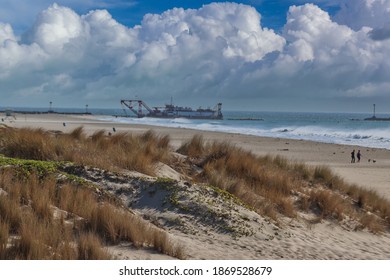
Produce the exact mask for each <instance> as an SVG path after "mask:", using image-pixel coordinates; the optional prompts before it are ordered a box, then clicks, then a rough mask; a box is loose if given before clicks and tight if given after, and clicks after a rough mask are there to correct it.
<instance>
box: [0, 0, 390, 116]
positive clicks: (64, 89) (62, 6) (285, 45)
mask: <svg viewBox="0 0 390 280" xmlns="http://www.w3.org/2000/svg"><path fill="white" fill-rule="evenodd" d="M0 6H1V9H0V97H1V103H0V107H5V106H8V107H10V106H11V107H12V106H17V105H18V104H21V101H22V100H28V101H29V105H31V106H37V107H39V106H42V104H47V103H48V100H52V101H53V102H54V103H56V104H63V106H64V107H83V106H84V104H90V107H91V108H92V107H110V108H115V107H117V106H118V103H119V100H120V99H122V98H129V97H132V96H135V95H137V96H142V98H143V99H145V100H147V101H151V102H149V103H151V104H156V103H157V104H159V103H160V102H166V100H169V99H170V97H171V96H173V97H174V99H175V100H176V101H177V103H179V104H183V103H191V104H194V106H197V105H204V104H205V103H206V104H214V103H216V102H222V103H223V104H224V108H227V109H233V108H234V109H239V110H240V109H247V110H268V111H279V110H283V111H357V112H359V111H360V112H367V111H370V110H371V104H373V103H376V104H380V106H378V107H377V109H378V112H379V111H383V112H390V43H389V42H390V0H354V1H350V0H313V1H305V0H295V1H293V0H286V1H276V0H270V1H265V0H248V1H240V2H223V1H217V2H216V1H195V0H190V1H151V0H147V1H125V0H98V1H93V0H85V1H77V0H58V1H57V2H56V3H54V2H53V1H50V0H35V1H27V0H13V1H9V0H0ZM174 8H177V9H174ZM80 104H83V105H80ZM183 105H186V104H183Z"/></svg>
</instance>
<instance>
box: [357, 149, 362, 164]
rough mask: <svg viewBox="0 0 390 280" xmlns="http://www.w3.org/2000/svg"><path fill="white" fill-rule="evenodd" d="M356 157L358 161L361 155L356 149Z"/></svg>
mask: <svg viewBox="0 0 390 280" xmlns="http://www.w3.org/2000/svg"><path fill="white" fill-rule="evenodd" d="M356 157H357V160H358V162H360V158H361V157H362V154H361V153H360V150H358V152H357V154H356Z"/></svg>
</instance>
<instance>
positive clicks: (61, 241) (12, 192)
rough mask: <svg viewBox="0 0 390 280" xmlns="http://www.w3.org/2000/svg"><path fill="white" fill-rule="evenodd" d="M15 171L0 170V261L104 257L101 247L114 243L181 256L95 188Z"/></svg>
mask: <svg viewBox="0 0 390 280" xmlns="http://www.w3.org/2000/svg"><path fill="white" fill-rule="evenodd" d="M15 172H16V171H15V170H14V169H13V168H10V167H9V166H8V167H7V168H2V169H1V170H0V189H1V190H2V192H1V193H0V256H1V259H110V258H111V256H110V255H109V254H108V252H107V250H106V249H104V248H105V247H106V246H110V245H114V244H119V243H120V242H130V243H131V244H133V246H134V247H135V248H141V247H145V248H154V249H155V250H158V251H160V252H162V253H164V254H172V256H174V257H180V258H184V253H183V250H182V249H181V247H180V246H177V245H175V244H174V243H173V242H172V241H171V239H170V238H169V236H168V234H167V233H166V232H165V231H163V230H161V229H159V228H157V227H155V226H153V225H151V224H150V223H148V222H147V221H145V220H143V219H142V218H141V217H140V216H137V215H135V214H134V213H132V212H130V211H129V210H128V209H127V208H126V207H124V206H123V205H121V204H120V203H118V201H115V203H113V201H112V200H111V199H110V198H109V197H108V196H102V193H101V192H100V191H99V190H98V189H96V188H95V187H92V186H89V187H88V186H85V185H78V184H77V183H76V182H73V181H69V182H66V181H58V180H57V179H56V174H51V175H48V176H46V177H43V178H42V177H39V176H38V175H37V174H34V173H31V174H25V176H24V177H21V176H15ZM11 236H13V237H12V238H11Z"/></svg>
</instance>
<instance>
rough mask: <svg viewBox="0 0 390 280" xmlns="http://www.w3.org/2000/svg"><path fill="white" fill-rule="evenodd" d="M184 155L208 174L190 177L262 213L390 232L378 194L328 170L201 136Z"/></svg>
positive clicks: (388, 213)
mask: <svg viewBox="0 0 390 280" xmlns="http://www.w3.org/2000/svg"><path fill="white" fill-rule="evenodd" d="M178 152H180V153H183V154H185V155H188V157H189V161H190V164H195V165H197V166H198V167H201V168H202V170H203V171H202V172H201V173H200V174H199V173H194V174H190V175H191V176H196V177H197V179H198V180H200V181H201V182H205V183H209V184H212V185H214V186H216V187H218V188H221V189H224V190H226V191H228V192H230V193H232V194H233V195H235V196H237V197H238V198H240V199H241V200H242V201H243V202H244V203H246V204H247V205H249V206H250V207H252V208H253V209H254V210H255V211H257V212H258V213H259V214H261V215H265V216H268V217H270V218H272V219H273V220H275V221H278V217H281V216H287V217H290V218H295V217H297V215H298V213H299V212H300V211H305V212H308V211H309V212H311V213H314V214H315V215H316V216H317V218H316V220H321V219H324V218H326V219H334V220H336V221H341V220H344V219H346V218H350V219H354V220H356V221H358V223H359V228H367V229H369V230H371V231H372V232H381V231H384V230H388V229H389V228H390V203H389V201H387V200H386V199H384V198H382V197H380V196H379V195H378V194H377V193H375V192H373V191H367V190H364V189H362V188H359V187H357V186H354V185H350V184H347V183H345V182H344V181H343V180H342V179H341V178H340V177H338V176H336V175H334V174H333V172H332V171H331V170H330V169H329V168H328V167H326V166H319V167H314V168H310V167H308V166H306V165H304V164H302V163H294V162H289V161H287V160H286V159H285V158H282V157H280V156H276V157H271V156H263V157H258V156H255V155H253V154H252V153H251V152H248V151H244V150H242V149H240V148H238V147H235V146H233V145H230V144H229V143H226V142H222V143H220V142H206V141H205V140H204V139H203V138H202V136H200V135H197V136H195V137H193V138H192V139H190V140H189V141H187V142H185V143H183V144H182V146H181V147H180V148H179V149H178Z"/></svg>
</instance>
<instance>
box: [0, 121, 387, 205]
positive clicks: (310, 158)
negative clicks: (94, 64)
mask: <svg viewBox="0 0 390 280" xmlns="http://www.w3.org/2000/svg"><path fill="white" fill-rule="evenodd" d="M15 117H16V119H13V118H8V119H6V120H5V121H4V122H3V123H5V124H7V125H9V126H13V127H19V128H20V127H36V128H37V127H42V128H44V129H47V130H59V131H63V132H69V131H71V130H73V129H74V128H76V127H79V126H83V127H84V128H85V130H86V131H87V132H88V133H93V132H94V131H96V130H101V129H103V130H105V131H107V133H109V132H110V133H114V131H113V128H115V131H116V132H131V133H142V132H145V131H147V130H149V129H153V130H154V131H156V132H157V133H159V134H163V135H166V134H168V135H169V136H170V138H171V143H172V145H173V146H174V147H178V146H179V145H180V144H181V143H182V142H183V141H186V140H188V139H190V138H191V137H192V136H193V135H195V134H202V135H203V136H204V139H205V140H210V141H214V140H217V141H229V142H230V143H232V144H235V145H237V146H239V147H242V148H244V149H247V150H250V151H252V152H253V153H255V154H258V155H267V154H269V155H281V156H283V157H286V158H287V159H290V160H293V161H297V162H304V163H306V164H309V165H314V166H317V165H326V166H328V167H330V168H331V169H332V170H333V171H334V172H335V173H336V174H338V175H340V176H341V177H342V178H344V180H346V181H347V182H350V183H354V184H357V185H358V186H361V187H364V188H367V189H372V190H375V191H377V192H378V193H379V194H380V195H383V196H384V197H386V198H387V199H389V200H390V172H389V171H390V150H386V149H373V148H365V147H358V146H348V145H337V144H326V143H318V142H312V141H303V140H290V139H281V138H269V137H258V136H248V135H241V134H229V133H220V132H209V131H198V130H192V129H183V128H166V127H158V126H147V125H134V124H124V123H113V122H108V121H101V120H98V119H99V117H98V116H90V115H62V114H42V115H28V114H27V115H24V114H19V115H16V116H15ZM64 124H65V126H64ZM389 148H390V147H389ZM352 149H356V150H358V149H360V150H361V152H362V155H363V157H362V160H361V162H360V163H355V164H351V163H350V153H351V151H352Z"/></svg>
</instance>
